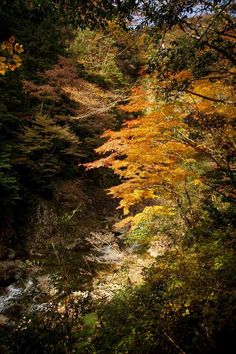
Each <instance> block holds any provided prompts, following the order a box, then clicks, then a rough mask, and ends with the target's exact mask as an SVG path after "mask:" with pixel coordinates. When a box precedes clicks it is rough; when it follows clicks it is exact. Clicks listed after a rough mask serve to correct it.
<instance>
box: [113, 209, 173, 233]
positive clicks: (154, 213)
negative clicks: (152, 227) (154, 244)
mask: <svg viewBox="0 0 236 354" xmlns="http://www.w3.org/2000/svg"><path fill="white" fill-rule="evenodd" d="M175 214H176V211H175V210H174V208H173V207H168V206H162V205H155V206H147V207H145V208H144V210H143V211H142V212H141V213H137V214H135V215H134V216H128V217H126V218H124V219H123V220H121V221H120V222H118V223H116V225H115V226H116V228H117V229H122V228H124V227H126V226H130V227H131V230H133V229H134V228H135V227H136V226H137V225H138V224H139V223H141V222H142V221H147V220H152V219H153V218H154V217H160V216H174V215H175Z"/></svg>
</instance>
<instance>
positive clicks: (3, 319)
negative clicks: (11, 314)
mask: <svg viewBox="0 0 236 354" xmlns="http://www.w3.org/2000/svg"><path fill="white" fill-rule="evenodd" d="M8 322H9V318H8V317H7V316H5V315H0V327H1V326H6V325H7V323H8Z"/></svg>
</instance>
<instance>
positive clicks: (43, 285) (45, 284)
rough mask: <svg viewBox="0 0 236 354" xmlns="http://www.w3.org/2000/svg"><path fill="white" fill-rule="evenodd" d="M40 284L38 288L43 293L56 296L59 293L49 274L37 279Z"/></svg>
mask: <svg viewBox="0 0 236 354" xmlns="http://www.w3.org/2000/svg"><path fill="white" fill-rule="evenodd" d="M36 280H37V282H38V284H37V288H38V289H39V290H40V291H42V292H43V293H45V294H47V295H49V296H54V295H56V293H57V289H56V288H55V286H53V284H52V282H51V279H50V276H49V275H48V274H44V275H40V276H38V277H37V278H36Z"/></svg>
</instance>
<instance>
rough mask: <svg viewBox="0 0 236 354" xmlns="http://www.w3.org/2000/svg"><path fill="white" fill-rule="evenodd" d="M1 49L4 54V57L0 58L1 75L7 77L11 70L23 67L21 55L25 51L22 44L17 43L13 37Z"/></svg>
mask: <svg viewBox="0 0 236 354" xmlns="http://www.w3.org/2000/svg"><path fill="white" fill-rule="evenodd" d="M0 48H1V51H2V52H3V56H0V75H5V73H6V72H7V71H9V70H11V71H14V70H15V69H16V68H18V67H20V66H21V65H22V59H21V57H20V56H19V54H20V53H22V52H23V51H24V49H23V46H22V45H21V44H19V43H15V38H14V37H13V36H12V37H11V38H9V40H8V41H4V42H3V43H2V44H1V46H0Z"/></svg>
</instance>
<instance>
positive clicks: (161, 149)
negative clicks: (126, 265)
mask: <svg viewBox="0 0 236 354" xmlns="http://www.w3.org/2000/svg"><path fill="white" fill-rule="evenodd" d="M150 80H151V79H150ZM151 83H152V82H151ZM180 107H182V106H181V105H179V104H176V103H166V104H164V102H163V101H161V100H156V99H155V95H154V93H153V90H152V89H151V85H148V82H147V81H146V82H145V88H143V87H141V88H136V89H134V90H133V91H132V94H131V98H130V103H129V104H128V105H126V106H122V110H125V111H127V112H135V111H139V112H140V111H141V110H142V115H141V116H140V117H138V118H136V119H134V120H131V121H128V122H126V123H125V124H124V126H123V128H122V129H121V130H120V131H116V132H113V131H108V132H106V133H105V134H104V136H105V137H106V138H108V141H107V142H105V143H104V144H103V145H102V146H101V147H100V148H98V149H97V150H96V151H97V152H98V153H99V154H108V156H107V157H105V158H102V159H100V160H98V161H95V162H93V163H91V164H87V165H86V166H87V168H97V167H101V166H103V167H106V166H107V167H110V168H111V169H112V170H113V171H114V172H115V173H116V174H118V175H119V176H120V178H121V180H122V183H121V184H119V185H117V186H114V187H112V188H110V190H109V193H110V194H111V195H112V196H113V197H115V198H119V199H121V201H120V205H119V208H123V211H124V214H128V213H129V211H130V208H131V207H132V206H134V205H138V204H139V203H140V202H143V201H144V200H153V201H154V204H155V203H156V199H157V198H162V199H165V198H170V195H171V193H172V190H173V188H174V186H175V184H177V185H179V183H181V182H182V181H184V180H185V179H186V175H188V174H189V175H191V174H192V172H191V171H189V169H188V167H187V166H186V165H184V160H185V159H187V158H190V157H191V154H192V153H193V150H192V148H191V147H189V146H187V145H186V144H185V143H183V142H182V141H181V140H180V139H179V136H178V135H179V131H182V130H184V129H185V128H186V125H185V124H184V123H183V121H182V116H181V114H180V113H182V112H181V111H180ZM170 186H171V188H169V187H170Z"/></svg>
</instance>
